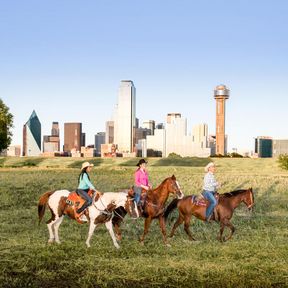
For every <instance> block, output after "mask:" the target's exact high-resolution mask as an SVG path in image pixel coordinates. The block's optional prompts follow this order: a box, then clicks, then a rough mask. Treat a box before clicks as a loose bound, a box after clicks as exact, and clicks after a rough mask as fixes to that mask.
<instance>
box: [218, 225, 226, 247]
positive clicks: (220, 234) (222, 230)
mask: <svg viewBox="0 0 288 288" xmlns="http://www.w3.org/2000/svg"><path fill="white" fill-rule="evenodd" d="M224 229H225V224H224V223H223V222H222V221H221V222H220V231H219V236H218V237H217V239H218V240H219V241H220V242H223V232H224Z"/></svg>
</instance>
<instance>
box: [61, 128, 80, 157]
mask: <svg viewBox="0 0 288 288" xmlns="http://www.w3.org/2000/svg"><path fill="white" fill-rule="evenodd" d="M84 138H85V137H84V136H83V133H82V123H64V147H63V151H64V152H71V150H72V149H75V150H76V151H81V146H85V143H83V141H84Z"/></svg>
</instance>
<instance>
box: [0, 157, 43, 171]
mask: <svg viewBox="0 0 288 288" xmlns="http://www.w3.org/2000/svg"><path fill="white" fill-rule="evenodd" d="M44 159H45V158H41V157H35V158H34V157H31V158H22V159H21V160H20V161H17V162H16V163H13V164H12V163H11V164H7V165H5V167H12V168H18V167H36V166H38V165H39V164H40V163H41V162H42V161H44Z"/></svg>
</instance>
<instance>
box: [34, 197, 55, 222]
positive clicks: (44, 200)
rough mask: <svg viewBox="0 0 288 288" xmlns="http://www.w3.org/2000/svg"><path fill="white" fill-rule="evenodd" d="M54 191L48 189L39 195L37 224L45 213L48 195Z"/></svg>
mask: <svg viewBox="0 0 288 288" xmlns="http://www.w3.org/2000/svg"><path fill="white" fill-rule="evenodd" d="M54 192H55V191H48V192H46V193H44V194H43V195H41V197H40V198H39V201H38V218H39V223H38V225H40V222H41V220H42V218H43V216H44V214H45V209H46V205H47V202H48V200H49V197H50V196H51V195H52V194H53V193H54Z"/></svg>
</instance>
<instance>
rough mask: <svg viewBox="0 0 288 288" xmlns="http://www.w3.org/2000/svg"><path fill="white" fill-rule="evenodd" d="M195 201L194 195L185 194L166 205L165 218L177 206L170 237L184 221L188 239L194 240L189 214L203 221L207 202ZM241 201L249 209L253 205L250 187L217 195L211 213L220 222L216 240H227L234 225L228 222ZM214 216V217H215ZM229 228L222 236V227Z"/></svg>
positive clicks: (213, 218) (231, 233) (233, 229)
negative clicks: (224, 235)
mask: <svg viewBox="0 0 288 288" xmlns="http://www.w3.org/2000/svg"><path fill="white" fill-rule="evenodd" d="M204 202H206V203H203V201H200V202H199V201H197V200H195V196H194V195H190V196H185V197H184V198H183V199H181V200H178V199H174V200H173V201H172V202H171V203H170V204H169V205H168V207H167V209H166V211H165V213H164V216H165V219H167V217H168V215H169V214H170V212H171V211H172V210H174V209H175V208H176V207H178V211H179V217H178V219H177V221H176V222H175V224H174V226H173V228H172V231H171V233H170V237H173V236H174V233H175V230H176V228H177V227H178V226H179V225H180V224H182V223H183V222H184V230H185V232H186V233H187V235H188V236H189V239H190V240H195V239H194V238H193V236H192V234H191V231H190V230H189V225H190V220H191V216H192V215H194V216H195V217H197V218H199V219H201V220H203V221H205V211H206V205H207V204H208V201H207V200H204ZM241 202H244V203H245V204H246V206H247V207H248V209H249V210H250V209H251V208H252V206H253V205H254V195H253V190H252V188H249V189H247V190H236V191H233V192H228V193H224V194H220V195H219V202H218V205H217V206H216V208H215V209H216V213H214V214H213V215H212V218H211V220H214V221H217V222H219V223H220V233H219V236H218V240H220V241H221V242H222V241H226V240H229V239H230V238H231V237H232V235H233V233H234V231H235V227H234V226H233V225H232V223H231V222H230V219H231V218H232V215H233V212H234V209H235V208H237V207H238V206H239V204H240V203H241ZM215 218H216V219H215ZM225 227H228V228H230V235H229V236H228V237H227V238H224V237H223V231H224V228H225Z"/></svg>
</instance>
